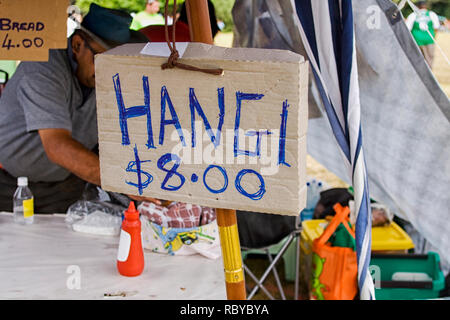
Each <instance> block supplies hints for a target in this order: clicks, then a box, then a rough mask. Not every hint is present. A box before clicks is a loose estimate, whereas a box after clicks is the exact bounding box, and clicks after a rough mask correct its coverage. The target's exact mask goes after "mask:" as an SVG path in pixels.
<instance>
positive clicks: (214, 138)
mask: <svg viewBox="0 0 450 320" xmlns="http://www.w3.org/2000/svg"><path fill="white" fill-rule="evenodd" d="M217 101H218V104H219V126H218V127H217V132H216V135H214V133H213V131H212V129H211V125H210V124H209V121H208V118H206V115H205V113H204V112H203V109H202V106H201V105H200V103H199V102H198V100H197V97H196V95H195V91H194V88H189V107H190V108H191V130H192V148H195V144H196V140H195V139H196V137H195V110H197V112H198V114H199V115H200V117H201V118H202V120H203V123H204V124H205V129H206V132H207V133H208V135H209V137H210V139H211V142H212V143H213V144H214V147H215V148H217V147H218V146H219V145H220V135H221V134H222V125H223V119H224V117H225V102H224V88H218V89H217Z"/></svg>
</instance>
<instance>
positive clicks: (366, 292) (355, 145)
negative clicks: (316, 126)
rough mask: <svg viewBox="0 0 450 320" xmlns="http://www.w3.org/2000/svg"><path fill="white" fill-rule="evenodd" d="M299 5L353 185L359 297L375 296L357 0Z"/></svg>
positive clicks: (299, 0)
mask: <svg viewBox="0 0 450 320" xmlns="http://www.w3.org/2000/svg"><path fill="white" fill-rule="evenodd" d="M295 6H296V11H297V15H298V18H299V22H300V34H301V37H302V42H303V45H304V47H305V50H306V53H307V55H308V58H309V62H310V64H311V70H312V72H313V74H314V78H315V81H316V84H317V88H318V90H319V93H320V96H321V100H322V102H323V105H324V108H325V112H326V114H327V117H328V120H329V123H330V125H331V128H332V130H333V133H334V136H335V138H336V141H337V143H338V145H339V147H340V151H341V153H342V156H343V159H344V162H345V164H346V166H347V171H348V174H349V177H351V181H352V184H353V189H354V200H355V210H356V212H357V220H356V251H357V259H358V285H359V290H360V298H361V299H362V300H371V299H375V295H374V286H373V281H372V278H371V276H370V273H369V263H370V254H371V233H372V218H371V211H370V201H369V190H368V184H367V173H366V165H365V160H364V153H363V147H362V134H361V122H360V99H359V85H358V70H357V63H356V49H355V35H354V30H353V12H352V2H351V0H319V1H318V0H295Z"/></svg>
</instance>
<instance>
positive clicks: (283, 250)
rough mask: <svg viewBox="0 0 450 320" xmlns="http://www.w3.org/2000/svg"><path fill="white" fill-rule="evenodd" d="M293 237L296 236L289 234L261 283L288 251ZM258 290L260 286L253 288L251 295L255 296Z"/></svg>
mask: <svg viewBox="0 0 450 320" xmlns="http://www.w3.org/2000/svg"><path fill="white" fill-rule="evenodd" d="M293 238H294V236H293V235H292V234H290V235H289V236H288V239H287V240H286V242H285V243H284V244H283V246H282V247H281V249H280V251H279V252H278V254H277V256H276V257H275V259H274V260H273V261H272V263H271V264H270V265H269V267H268V268H267V269H266V271H265V272H264V274H263V276H262V277H261V280H260V282H261V283H263V282H264V281H265V280H266V278H267V276H268V275H269V273H270V271H271V270H272V268H273V266H274V265H275V264H276V263H277V262H278V260H280V258H281V257H282V256H283V254H284V253H285V252H286V250H287V248H288V247H289V245H290V244H291V242H292V239H293ZM256 291H258V287H255V288H253V291H252V292H251V293H250V295H251V296H253V295H254V294H255V293H256Z"/></svg>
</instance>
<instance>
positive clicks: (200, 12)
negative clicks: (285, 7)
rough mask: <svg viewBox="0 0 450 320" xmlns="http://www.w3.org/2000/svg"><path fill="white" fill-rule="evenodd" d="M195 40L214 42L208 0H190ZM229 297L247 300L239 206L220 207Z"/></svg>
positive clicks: (192, 35) (191, 28)
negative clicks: (234, 208)
mask: <svg viewBox="0 0 450 320" xmlns="http://www.w3.org/2000/svg"><path fill="white" fill-rule="evenodd" d="M186 9H187V13H188V22H189V31H190V35H191V40H192V41H193V42H203V43H207V44H213V38H212V32H211V24H210V20H209V10H208V4H207V1H206V0H186ZM216 212H217V225H218V226H219V234H220V244H221V247H222V259H223V265H224V272H225V286H226V290H227V298H228V300H246V291H245V279H244V269H243V268H242V256H241V246H240V243H239V233H238V228H237V218H236V211H235V210H228V209H216Z"/></svg>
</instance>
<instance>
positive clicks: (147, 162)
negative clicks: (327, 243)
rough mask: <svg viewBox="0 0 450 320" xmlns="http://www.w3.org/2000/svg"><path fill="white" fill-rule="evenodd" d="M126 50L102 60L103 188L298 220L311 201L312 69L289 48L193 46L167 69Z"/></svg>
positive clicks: (136, 49) (159, 60)
mask: <svg viewBox="0 0 450 320" xmlns="http://www.w3.org/2000/svg"><path fill="white" fill-rule="evenodd" d="M143 47H144V44H127V45H123V46H120V47H117V48H115V49H112V50H110V51H107V52H106V53H104V54H101V55H98V56H96V60H95V68H96V71H95V72H96V97H97V112H98V113H97V115H98V131H99V148H100V168H101V182H102V188H104V189H105V190H109V191H115V192H121V193H125V194H134V195H141V196H149V197H154V198H159V199H165V200H173V201H181V202H186V203H193V204H199V205H204V206H210V207H214V208H225V209H239V210H246V211H255V212H266V213H276V214H285V215H298V214H299V212H300V211H301V210H302V209H303V208H304V206H305V202H306V131H307V119H308V114H307V110H308V106H307V90H308V89H307V88H308V83H307V82H308V64H307V63H306V62H305V61H304V59H303V57H302V56H300V55H298V54H295V53H293V52H290V51H283V50H265V49H244V48H221V47H215V46H210V45H206V44H201V43H189V44H188V45H187V48H186V50H185V52H184V55H183V57H182V59H180V62H183V63H186V64H191V65H194V66H197V67H201V68H222V69H223V70H224V72H223V75H220V76H217V75H210V74H206V73H201V72H194V71H186V70H181V69H177V68H174V69H166V70H162V69H161V64H163V63H164V62H166V61H167V58H165V57H158V56H151V55H143V54H140V52H141V50H142V49H143Z"/></svg>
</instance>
